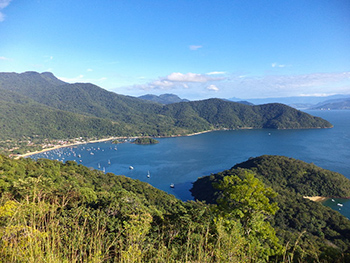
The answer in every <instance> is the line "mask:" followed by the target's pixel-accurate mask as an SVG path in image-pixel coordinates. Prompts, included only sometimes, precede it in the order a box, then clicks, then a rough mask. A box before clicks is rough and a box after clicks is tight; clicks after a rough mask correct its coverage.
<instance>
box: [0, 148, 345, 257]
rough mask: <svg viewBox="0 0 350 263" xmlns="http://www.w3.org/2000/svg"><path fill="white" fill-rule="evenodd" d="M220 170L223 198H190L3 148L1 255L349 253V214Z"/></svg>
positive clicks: (243, 173)
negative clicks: (16, 154) (213, 200)
mask: <svg viewBox="0 0 350 263" xmlns="http://www.w3.org/2000/svg"><path fill="white" fill-rule="evenodd" d="M279 158H280V159H284V158H283V157H279ZM283 169H287V168H286V166H285V167H284V168H283ZM223 176H225V178H226V179H227V180H224V181H225V182H224V183H220V181H221V180H212V181H216V182H217V183H218V184H217V187H218V188H220V191H221V193H225V195H221V196H220V197H221V199H220V202H219V205H217V206H216V205H209V204H204V203H202V202H193V201H191V202H186V203H184V202H182V201H180V200H178V199H176V198H175V197H174V196H172V195H169V194H166V193H165V192H163V191H160V190H158V189H155V188H154V187H152V186H150V185H149V184H147V183H143V182H140V181H138V180H132V179H130V178H127V177H125V176H116V175H114V174H111V173H107V174H104V173H102V172H101V171H98V170H93V169H90V168H87V167H85V166H82V165H78V164H77V163H76V162H73V161H67V162H66V163H65V164H63V163H61V162H58V161H52V160H47V159H39V160H37V161H34V160H31V159H29V158H28V159H18V160H14V159H11V158H8V157H5V156H2V155H0V258H1V260H2V261H4V262H160V261H161V262H247V263H248V262H348V260H349V253H348V252H349V251H348V248H349V242H350V241H349V230H350V223H349V220H348V219H346V218H344V217H343V216H341V215H340V214H339V213H337V212H335V211H332V210H331V209H327V208H325V207H323V206H322V205H321V204H318V203H314V202H311V201H308V200H305V199H303V198H302V197H301V195H297V194H295V193H294V194H293V193H291V194H288V192H287V191H286V192H283V189H282V190H278V194H279V195H278V196H277V197H276V193H275V192H277V190H273V189H272V188H271V187H268V186H266V184H267V183H265V184H264V182H263V180H262V179H259V178H262V177H261V176H260V175H258V174H256V175H255V176H254V175H253V172H252V171H249V170H246V169H243V168H235V169H231V170H230V171H224V172H223V173H219V174H217V175H215V176H214V175H213V176H212V177H213V178H214V179H215V178H218V177H221V178H222V177H223ZM266 182H268V181H266ZM288 200H289V201H288ZM278 207H279V210H278ZM276 210H278V211H277V213H276ZM283 211H284V213H285V215H287V216H282V215H283V213H282V212H283ZM275 213H276V214H275ZM275 231H277V237H278V238H277V237H276V235H275Z"/></svg>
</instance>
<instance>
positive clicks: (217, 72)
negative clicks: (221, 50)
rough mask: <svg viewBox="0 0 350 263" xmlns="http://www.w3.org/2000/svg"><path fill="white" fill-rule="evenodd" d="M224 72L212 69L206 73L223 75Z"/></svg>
mask: <svg viewBox="0 0 350 263" xmlns="http://www.w3.org/2000/svg"><path fill="white" fill-rule="evenodd" d="M223 74H226V72H225V71H213V72H209V73H207V75H223Z"/></svg>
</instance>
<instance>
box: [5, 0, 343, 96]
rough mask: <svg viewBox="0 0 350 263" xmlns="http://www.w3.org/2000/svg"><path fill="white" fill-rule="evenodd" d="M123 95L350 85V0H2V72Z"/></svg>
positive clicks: (299, 92) (339, 89)
mask: <svg viewBox="0 0 350 263" xmlns="http://www.w3.org/2000/svg"><path fill="white" fill-rule="evenodd" d="M25 71H37V72H46V71H49V72H52V73H53V74H54V75H55V76H56V77H58V78H60V79H61V80H63V81H66V82H69V83H75V82H90V83H93V84H96V85H98V86H100V87H102V88H104V89H107V90H110V91H113V92H116V93H118V94H123V95H131V96H141V95H144V94H155V95H159V94H164V93H173V94H176V95H178V96H180V97H181V98H186V99H190V100H197V99H206V98H213V97H215V98H233V97H235V98H241V99H248V98H269V97H289V96H315V95H316V96H327V95H333V94H349V95H350V1H349V0H336V1H334V0H327V1H326V0H308V1H305V0H283V1H282V0H251V1H249V0H218V1H214V0H211V1H208V0H200V1H198V0H187V1H184V0H148V1H145V0H0V72H17V73H22V72H25Z"/></svg>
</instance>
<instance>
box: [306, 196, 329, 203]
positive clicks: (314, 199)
mask: <svg viewBox="0 0 350 263" xmlns="http://www.w3.org/2000/svg"><path fill="white" fill-rule="evenodd" d="M304 198H306V199H309V200H311V201H314V202H322V201H325V200H327V199H329V197H324V196H304Z"/></svg>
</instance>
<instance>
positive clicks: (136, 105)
mask: <svg viewBox="0 0 350 263" xmlns="http://www.w3.org/2000/svg"><path fill="white" fill-rule="evenodd" d="M0 94H1V98H0V100H1V101H2V104H1V107H2V109H1V112H0V114H1V115H2V118H1V119H0V127H4V128H2V132H1V135H0V139H2V140H6V139H11V138H22V137H23V136H27V137H32V136H34V135H35V136H36V137H38V138H46V136H50V137H52V138H58V137H60V136H63V137H64V138H72V136H76V135H78V134H81V136H85V134H86V136H90V135H93V136H96V137H105V136H110V135H113V136H125V135H128V136H171V135H185V134H190V133H195V132H201V131H205V130H214V129H240V128H275V129H299V128H329V127H332V125H331V124H330V123H329V122H327V121H325V120H323V119H321V118H318V117H313V116H311V115H309V114H306V113H303V112H300V111H297V110H295V109H293V108H291V107H288V106H285V105H283V104H266V105H258V106H250V105H244V104H240V103H235V102H229V101H223V100H219V99H209V100H203V101H190V102H180V103H173V104H168V105H160V104H159V103H154V102H150V101H145V100H142V99H139V98H135V97H130V96H124V95H119V94H116V93H113V92H110V91H107V90H104V89H102V88H100V87H98V86H96V85H93V84H89V83H75V84H68V83H65V82H63V81H61V80H58V79H57V78H56V77H55V76H54V75H53V74H52V73H47V72H45V73H41V74H40V73H37V72H25V73H21V74H17V73H0ZM50 120H52V121H51V122H50ZM69 120H71V121H69ZM92 123H93V124H92ZM22 124H25V125H22ZM44 127H47V128H48V129H49V130H51V131H50V132H47V131H45V128H44Z"/></svg>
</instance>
